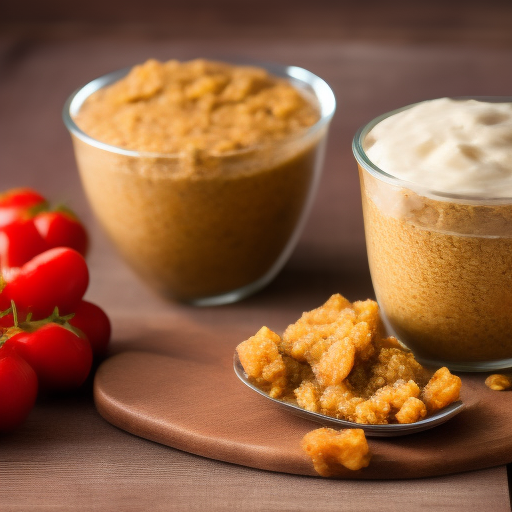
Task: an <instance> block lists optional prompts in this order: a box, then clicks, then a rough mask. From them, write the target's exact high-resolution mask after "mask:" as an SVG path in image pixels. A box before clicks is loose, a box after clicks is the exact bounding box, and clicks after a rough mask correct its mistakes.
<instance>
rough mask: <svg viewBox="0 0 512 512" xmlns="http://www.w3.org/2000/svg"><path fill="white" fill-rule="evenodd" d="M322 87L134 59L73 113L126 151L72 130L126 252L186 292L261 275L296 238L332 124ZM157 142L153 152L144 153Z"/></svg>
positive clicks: (201, 65) (94, 198)
mask: <svg viewBox="0 0 512 512" xmlns="http://www.w3.org/2000/svg"><path fill="white" fill-rule="evenodd" d="M319 118H320V113H319V108H318V105H317V104H316V102H315V101H314V99H313V98H311V99H310V98H309V97H307V96H306V95H304V94H302V93H300V92H299V91H298V90H297V89H295V88H294V87H292V86H291V85H290V83H289V82H287V81H286V80H284V79H280V78H277V77H274V76H272V75H269V74H268V73H267V72H266V71H265V70H263V69H259V68H254V67H241V66H240V67H239V66H232V65H229V64H224V63H218V62H208V61H204V60H196V61H191V62H184V63H179V62H177V61H169V62H166V63H159V62H157V61H154V60H150V61H148V62H146V63H145V64H143V65H141V66H136V67H135V68H133V69H132V71H131V72H130V73H129V74H128V75H127V76H126V77H125V78H123V79H122V80H120V81H119V82H116V83H115V84H113V85H111V86H110V87H106V88H104V89H101V90H99V91H97V92H96V93H94V94H93V95H91V97H90V98H88V99H87V100H86V102H85V103H84V105H83V106H82V108H81V109H80V111H79V113H78V115H77V116H76V117H75V122H76V124H77V125H78V126H79V128H80V129H81V130H83V131H84V132H85V133H86V134H87V135H89V136H91V137H93V138H94V139H96V140H99V141H101V142H105V143H107V144H110V145H113V146H117V147H121V148H126V149H130V150H136V151H139V152H146V154H141V155H139V156H126V155H122V154H118V153H116V152H115V151H105V150H101V149H98V148H96V147H94V146H92V145H89V144H87V143H86V142H83V141H82V140H80V139H78V138H77V137H73V141H74V145H75V151H76V155H77V161H78V166H79V169H80V173H81V178H82V181H83V183H84V187H85V190H86V193H87V195H88V197H89V200H90V202H91V205H92V207H93V209H94V210H95V213H96V214H97V216H98V217H99V219H100V221H101V222H102V224H103V225H104V227H105V228H106V230H107V232H108V233H109V235H110V236H111V238H112V239H113V240H114V242H115V243H116V245H117V246H118V249H119V250H120V251H121V253H122V254H123V255H124V256H125V258H126V259H127V261H128V262H129V263H131V265H132V266H133V267H134V268H135V269H136V270H137V271H138V272H139V273H140V274H141V275H142V276H143V277H144V278H146V280H148V281H149V282H150V283H152V284H153V286H155V287H156V288H159V289H160V290H162V291H163V292H165V293H167V294H168V295H171V296H173V297H176V298H179V299H182V300H188V299H194V298H198V297H208V296H213V295H217V294H222V293H226V292H228V291H231V290H234V289H237V288H240V287H243V286H245V285H248V284H250V283H253V282H255V281H257V280H258V279H259V278H261V277H262V276H264V275H265V273H266V272H267V271H268V270H269V269H270V268H271V267H272V265H273V264H274V263H275V262H276V260H277V259H278V257H279V255H280V254H281V253H282V252H283V249H284V248H285V247H286V245H287V242H288V240H289V239H290V237H291V235H292V233H293V231H294V229H295V227H296V225H297V222H298V219H299V218H300V214H301V212H302V209H303V206H304V203H305V201H306V199H307V195H308V189H309V187H310V183H311V179H312V175H313V171H314V162H315V156H316V153H317V147H318V144H319V142H320V140H321V138H322V136H323V135H324V134H325V132H324V131H319V133H317V134H315V135H313V136H312V137H309V138H307V139H306V140H305V139H304V138H303V137H302V138H301V136H302V135H303V134H304V133H305V132H307V130H308V128H309V127H311V126H313V125H314V124H315V123H316V122H317V121H318V120H319ZM148 152H149V153H153V154H147V153H148Z"/></svg>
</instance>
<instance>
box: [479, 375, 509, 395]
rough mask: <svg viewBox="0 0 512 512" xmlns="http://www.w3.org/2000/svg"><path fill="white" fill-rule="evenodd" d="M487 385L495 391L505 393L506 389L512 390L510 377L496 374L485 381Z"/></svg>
mask: <svg viewBox="0 0 512 512" xmlns="http://www.w3.org/2000/svg"><path fill="white" fill-rule="evenodd" d="M485 385H486V386H487V387H488V388H491V389H492V390H493V391H504V390H505V389H510V388H512V379H511V378H510V376H508V375H502V374H500V373H495V374H494V375H489V377H487V379H485Z"/></svg>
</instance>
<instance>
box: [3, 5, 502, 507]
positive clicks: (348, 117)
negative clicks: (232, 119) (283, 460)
mask: <svg viewBox="0 0 512 512" xmlns="http://www.w3.org/2000/svg"><path fill="white" fill-rule="evenodd" d="M327 3H328V2H324V4H327ZM299 4H300V6H303V3H302V2H299ZM404 5H405V4H404ZM468 5H469V7H468V13H469V14H468V16H467V18H466V22H467V23H466V25H461V26H459V32H456V35H457V34H458V36H459V37H458V38H457V40H456V41H453V40H452V39H453V33H452V34H451V35H450V34H449V33H448V31H445V32H443V28H442V26H443V25H442V24H438V25H437V26H438V29H439V30H440V31H441V32H440V33H441V36H440V37H438V38H437V39H436V38H430V39H429V38H428V37H427V36H428V31H426V32H421V30H420V29H418V32H414V31H413V30H411V29H410V27H409V25H408V24H407V23H405V24H403V25H404V26H403V27H402V31H401V32H400V31H395V32H392V31H389V34H394V35H393V36H391V35H389V37H387V36H386V34H384V33H383V32H382V31H381V36H382V37H380V38H377V37H376V36H375V35H374V36H368V37H363V36H364V33H363V32H361V31H360V32H358V34H359V36H361V37H359V36H358V37H344V36H343V37H338V36H339V34H336V33H335V25H334V24H331V25H329V24H326V27H328V30H327V29H326V34H325V37H322V34H321V31H320V30H317V32H315V33H314V34H313V35H311V34H309V36H308V35H307V33H306V32H307V31H306V30H305V29H304V21H303V20H302V21H301V23H302V27H303V31H302V35H303V36H304V37H298V35H300V34H297V33H296V32H294V29H289V30H288V32H286V33H285V34H284V35H283V36H282V37H279V33H276V31H275V30H274V32H272V31H271V30H270V29H269V30H270V32H272V33H271V34H270V36H269V37H268V38H264V37H261V38H255V34H254V33H253V32H254V30H253V32H251V31H250V30H249V29H248V30H249V32H250V34H249V36H250V37H245V35H244V34H243V33H241V31H240V30H238V31H237V30H233V32H232V33H230V34H224V36H222V35H219V34H218V33H215V34H214V35H215V37H213V35H212V34H211V33H208V32H204V33H203V36H204V37H202V38H201V33H197V32H200V31H198V30H197V29H196V32H194V33H193V34H192V35H193V37H187V34H185V33H184V31H183V30H182V31H181V32H179V33H178V36H179V37H177V36H176V34H174V35H173V36H171V35H170V34H169V33H168V32H166V30H165V29H164V28H163V24H162V23H160V24H158V23H156V24H155V26H156V27H157V28H158V30H156V35H155V34H151V33H149V32H148V31H147V26H146V25H137V24H136V23H135V21H133V20H132V21H131V22H132V23H134V25H133V26H134V27H135V29H134V31H130V30H129V26H130V25H129V24H128V25H127V24H126V23H128V22H130V20H128V21H127V20H125V22H126V23H125V24H124V25H123V27H124V28H123V29H122V30H121V29H119V27H118V28H117V29H115V30H112V31H109V30H106V29H105V27H104V26H102V27H103V28H102V27H100V28H99V29H98V30H95V31H94V30H90V27H89V28H87V27H86V29H84V26H83V25H80V24H76V23H74V22H70V21H69V20H67V21H66V20H64V21H62V20H57V21H58V22H56V23H57V24H55V23H54V24H53V25H51V24H46V25H45V24H41V23H40V19H39V18H37V16H36V15H37V12H36V14H35V15H34V16H35V18H34V20H29V21H26V20H18V19H17V18H16V12H14V11H12V12H11V14H10V15H11V18H12V20H11V21H12V23H11V24H10V25H7V24H4V25H2V24H1V22H0V28H3V29H4V30H1V31H0V173H1V174H0V175H1V188H2V189H6V188H9V187H14V186H24V185H26V186H32V187H35V188H37V189H39V190H40V191H41V192H42V193H43V194H46V195H47V196H48V197H50V198H51V199H53V200H64V201H66V202H68V204H70V205H71V206H72V207H73V208H74V209H75V210H76V211H77V213H78V214H79V215H80V216H81V217H82V218H83V219H84V221H85V223H86V224H87V226H88V228H89V230H90V232H91V237H92V251H91V254H90V256H89V264H90V271H91V286H90V288H89V291H88V293H87V298H88V299H89V300H92V301H94V302H97V303H98V304H100V305H102V306H103V307H104V309H106V311H107V312H108V313H109V315H110V316H111V318H112V321H113V327H114V335H113V341H112V353H117V352H121V351H124V350H149V351H151V350H158V345H159V343H162V340H164V339H168V340H169V343H172V342H173V340H175V339H178V338H179V339H186V337H187V336H202V335H204V336H205V337H207V334H208V333H211V332H215V333H216V335H219V334H220V333H224V335H225V336H227V337H229V338H230V339H232V340H233V347H234V346H235V345H236V344H237V343H238V342H239V341H241V338H242V337H248V336H250V335H252V334H254V332H255V331H256V330H257V329H258V328H259V327H260V326H261V325H264V324H265V325H268V326H269V327H271V328H273V329H274V330H276V331H280V330H283V329H284V328H285V327H286V326H287V325H288V323H290V322H292V321H294V320H295V319H296V318H297V317H298V316H299V315H300V313H301V312H302V311H304V310H307V309H311V308H313V307H315V306H317V305H319V304H320V303H322V302H323V301H324V300H326V299H327V298H328V297H329V295H330V294H331V293H334V292H340V293H342V294H344V295H346V296H347V297H348V298H350V299H352V300H355V299H360V298H363V299H364V298H366V297H370V296H372V294H373V291H372V287H371V281H370V277H369V272H368V267H367V262H366V253H365V244H364V233H363V222H362V213H361V206H360V199H359V185H358V181H357V173H356V166H355V164H354V162H353V158H352V154H351V139H352V136H353V134H354V132H355V131H356V129H357V128H359V127H360V126H361V125H362V124H364V123H366V122H367V121H369V120H370V119H372V118H373V117H375V116H376V115H378V114H380V113H383V112H386V111H388V110H391V109H393V108H396V107H399V106H401V105H405V104H408V103H412V102H415V101H419V100H422V99H428V98H435V97H440V96H464V95H507V94H509V95H510V91H511V85H512V65H511V64H512V38H510V37H509V36H510V32H507V31H506V30H502V28H500V27H505V26H507V27H510V25H507V24H506V23H505V21H504V16H505V15H507V16H509V15H510V13H511V11H510V9H508V10H507V7H506V5H505V3H502V2H494V3H492V4H490V5H491V6H493V8H494V11H492V12H494V13H495V16H494V18H493V20H494V22H495V24H494V28H495V29H496V30H497V32H496V31H493V30H492V28H493V26H491V25H492V23H491V22H490V21H489V19H488V18H485V17H484V16H483V17H482V19H479V18H478V14H477V12H476V11H475V4H474V3H473V2H469V4H468ZM301 8H302V7H301ZM11 10H12V9H11ZM8 12H9V11H8ZM298 12H299V14H298V16H299V18H300V16H301V14H300V13H301V12H302V11H301V10H300V9H299V11H298ZM489 12H490V11H489ZM500 13H501V14H503V16H500ZM496 14H497V15H496ZM39 15H40V16H41V14H40V13H39ZM352 15H353V13H352ZM36 18H37V19H36ZM328 18H329V17H328V16H327V17H326V18H325V19H328ZM354 19H355V18H354ZM372 19H373V18H372ZM71 21H73V20H71ZM471 23H473V24H474V27H477V26H478V27H479V30H476V31H475V39H474V41H472V40H471V37H470V31H468V30H467V26H468V24H469V26H470V27H471V26H473V25H471ZM406 25H407V27H409V28H407V27H406ZM455 25H457V24H455ZM205 26H206V25H205ZM208 26H209V25H208ZM340 26H342V27H345V28H344V30H345V31H347V30H348V28H347V27H349V25H347V24H346V23H344V24H343V23H342V24H341V25H340ZM49 27H50V28H49ZM127 27H128V28H127ZM144 27H146V28H144ZM315 27H318V24H316V25H315ZM461 27H462V28H461ZM464 27H466V28H464ZM313 28H314V27H313ZM313 28H312V31H313V32H314V30H313ZM315 30H316V29H315ZM354 30H355V29H354ZM507 30H508V28H507ZM329 31H330V32H329ZM500 31H501V32H500ZM418 33H420V34H423V36H422V37H419V38H415V37H414V34H418ZM344 34H346V32H344ZM361 34H362V35H361ZM443 34H444V35H443ZM496 34H498V35H496ZM500 34H501V36H500ZM507 34H508V36H507ZM197 56H202V57H230V56H233V57H239V56H248V57H250V58H254V59H259V60H261V61H277V62H281V63H288V64H295V65H299V66H303V67H306V68H308V69H310V70H311V71H313V72H315V73H317V74H319V75H320V76H322V77H323V78H325V79H326V80H327V81H328V82H329V83H330V84H331V86H332V87H333V89H334V91H335V94H336V96H337V100H338V110H337V113H336V116H335V118H334V121H333V126H332V130H331V134H330V140H329V146H328V151H327V158H326V163H325V168H324V175H323V178H322V182H321V185H320V189H319V192H318V196H317V200H316V201H315V204H314V207H313V211H312V212H311V216H310V218H309V221H308V223H307V225H306V228H305V230H304V233H303V235H302V237H301V239H300V242H299V244H298V246H297V248H296V250H295V252H294V254H293V255H292V257H291V259H290V261H289V263H288V264H287V265H286V267H285V269H284V270H283V271H282V272H281V274H280V275H279V276H278V277H277V279H276V280H275V281H274V282H273V283H272V284H271V285H270V286H269V287H268V288H266V289H265V290H263V291H262V292H260V293H259V294H257V295H255V296H253V297H251V298H249V299H246V300H244V301H242V302H240V303H238V304H234V305H229V306H223V307H217V308H203V309H197V308H192V307H188V306H183V305H179V304H175V303H169V302H166V301H164V300H163V299H161V298H160V297H158V296H156V295H154V294H153V292H152V291H150V290H148V289H147V288H146V287H145V286H144V284H142V283H141V282H140V281H139V280H138V279H137V278H136V277H135V276H134V275H133V274H132V272H131V271H130V269H128V268H127V267H126V266H125V264H124V263H123V261H122V260H121V259H120V258H119V257H118V256H117V254H116V253H115V251H114V249H113V247H112V246H111V244H110V242H109V241H108V240H107V239H106V237H105V235H104V234H103V233H102V231H101V229H100V228H99V226H98V225H97V223H96V222H95V220H94V219H93V217H92V213H91V211H90V210H89V208H88V206H87V203H86V200H85V198H84V196H83V193H82V190H81V186H80V183H79V179H78V175H77V172H76V167H75V164H74V158H73V153H72V147H71V142H70V139H69V136H68V134H67V132H66V130H65V128H64V126H63V124H62V121H61V109H62V105H63V103H64V101H65V99H66V98H67V96H68V95H69V94H70V93H71V92H72V91H73V90H74V89H76V88H77V87H79V86H80V85H83V84H84V83H85V82H87V81H89V80H90V79H92V78H94V77H96V76H99V75H101V74H103V73H106V72H108V71H111V70H113V69H117V68H122V67H125V66H129V65H133V64H135V63H138V62H141V61H143V60H145V59H146V58H149V57H156V58H160V59H168V58H179V59H188V58H194V57H197ZM470 449H471V447H468V450H470ZM434 507H435V508H436V509H437V510H444V509H448V508H449V509H450V510H466V511H473V510H474V511H476V510H491V509H492V510H494V511H509V510H510V502H509V486H508V480H507V469H506V467H503V466H501V467H495V468H490V469H486V470H481V471H476V472H469V473H464V474H459V475H451V476H446V477H439V478H430V479H423V480H408V481H393V480H389V481H378V482H377V481H375V482H371V481H328V480H323V479H320V478H308V477H298V476H292V475H285V474H274V473H269V472H264V471H258V470H253V469H249V468H244V467H240V466H235V465H230V464H227V463H222V462H218V461H214V460H208V459H203V458H201V457H197V456H194V455H190V454H187V453H184V452H180V451H178V450H174V449H172V448H168V447H164V446H161V445H158V444H155V443H152V442H150V441H146V440H144V439H140V438H137V437H134V436H132V435H130V434H127V433H125V432H124V431H121V430H118V429H116V428H115V427H113V426H111V425H110V424H108V423H107V422H106V421H104V420H103V419H102V418H101V417H100V416H99V415H98V414H97V413H96V411H95V408H94V404H93V401H92V394H91V386H90V383H89V385H87V386H85V387H84V389H83V390H81V391H80V392H79V393H78V394H77V395H75V396H65V397H43V398H41V399H40V400H39V402H38V404H37V405H36V407H35V409H34V410H33V412H32V413H31V415H30V416H29V419H28V421H27V422H26V424H25V425H24V426H23V427H22V428H20V429H19V430H17V431H16V432H15V433H13V434H10V435H5V436H2V437H0V509H1V510H2V511H27V510H123V511H131V510H155V511H157V510H293V511H297V510H361V511H366V510H368V511H370V510H372V511H374V510H385V511H387V510H389V511H391V510H400V509H405V510H420V509H426V508H434Z"/></svg>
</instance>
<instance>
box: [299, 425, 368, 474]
mask: <svg viewBox="0 0 512 512" xmlns="http://www.w3.org/2000/svg"><path fill="white" fill-rule="evenodd" d="M301 447H302V449H303V450H304V451H305V452H306V453H307V454H308V455H309V456H310V457H311V460H312V461H313V466H314V468H315V470H316V472H317V473H318V474H319V475H321V476H325V477H330V476H338V475H341V474H343V473H344V468H347V469H350V470H352V471H357V470H358V469H361V468H365V467H367V466H368V464H369V463H370V459H371V454H370V450H369V447H368V443H367V441H366V437H365V435H364V431H363V430H362V429H345V430H340V431H337V430H333V429H331V428H319V429H316V430H313V431H312V432H308V433H307V434H306V435H305V436H304V437H303V439H302V442H301Z"/></svg>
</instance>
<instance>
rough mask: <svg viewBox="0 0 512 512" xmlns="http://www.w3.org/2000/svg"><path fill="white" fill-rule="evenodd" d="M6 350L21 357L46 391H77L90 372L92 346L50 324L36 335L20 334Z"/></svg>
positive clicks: (38, 330)
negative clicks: (8, 349)
mask: <svg viewBox="0 0 512 512" xmlns="http://www.w3.org/2000/svg"><path fill="white" fill-rule="evenodd" d="M4 347H10V348H11V349H12V350H13V351H14V352H16V353H17V354H18V355H19V356H20V357H22V358H23V359H24V360H25V361H26V362H27V363H28V364H29V365H30V366H31V367H32V368H33V369H34V371H35V372H36V374H37V377H38V379H39V383H40V385H41V387H44V388H46V389H52V390H65V389H72V388H77V387H78V386H80V385H81V384H83V382H84V381H85V379H86V378H87V375H89V372H90V370H91V365H92V350H91V345H90V344H89V342H88V341H87V339H86V338H85V337H84V338H82V337H80V336H78V335H77V334H75V333H74V332H72V331H70V330H69V329H66V328H65V327H63V326H62V325H58V324H54V323H49V324H46V325H43V326H42V327H40V328H39V329H37V330H36V331H34V332H20V333H18V334H15V335H14V336H13V337H12V338H9V339H8V340H7V341H6V342H5V344H4Z"/></svg>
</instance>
